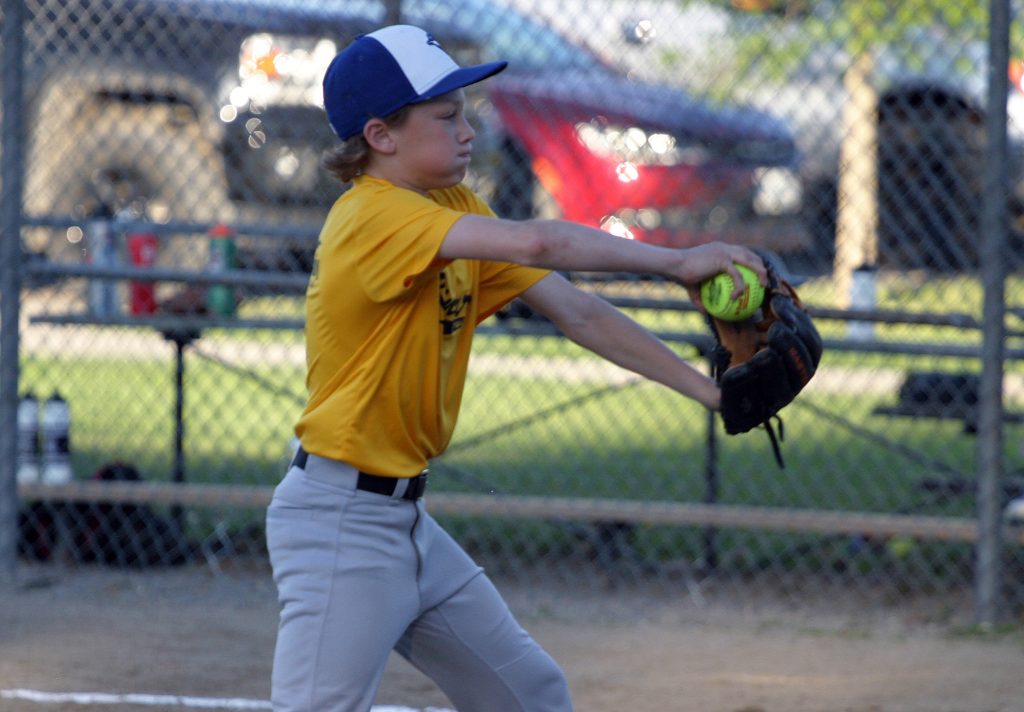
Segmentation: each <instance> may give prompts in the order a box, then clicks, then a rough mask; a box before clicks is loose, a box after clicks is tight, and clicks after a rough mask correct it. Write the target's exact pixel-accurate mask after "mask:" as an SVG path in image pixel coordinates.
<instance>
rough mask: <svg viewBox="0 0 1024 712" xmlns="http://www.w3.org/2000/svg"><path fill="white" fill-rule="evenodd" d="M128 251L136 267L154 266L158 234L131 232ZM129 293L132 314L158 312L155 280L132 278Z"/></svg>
mask: <svg viewBox="0 0 1024 712" xmlns="http://www.w3.org/2000/svg"><path fill="white" fill-rule="evenodd" d="M128 253H129V254H130V255H131V260H132V265H134V266H135V267H152V266H153V265H154V264H156V253H157V239H156V235H154V234H152V233H148V232H137V233H131V234H129V235H128ZM128 294H129V297H130V305H131V312H132V314H153V313H154V312H156V285H155V284H153V282H148V281H147V282H144V281H141V280H132V281H131V282H129V283H128Z"/></svg>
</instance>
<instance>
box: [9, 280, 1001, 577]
mask: <svg viewBox="0 0 1024 712" xmlns="http://www.w3.org/2000/svg"><path fill="white" fill-rule="evenodd" d="M1020 286H1021V285H1020V284H1018V283H1017V282H1013V283H1012V285H1011V287H1012V290H1020ZM829 289H830V285H829V284H828V283H826V282H823V281H815V282H811V283H808V285H806V286H805V287H804V288H802V293H803V294H804V295H805V298H806V300H807V301H808V302H809V303H811V304H815V303H822V302H825V301H826V297H827V296H828V290H829ZM676 292H677V293H676V294H675V296H679V294H678V292H679V290H676ZM1008 293H1011V290H1010V289H1008ZM1015 293H1019V291H1018V292H1015ZM879 297H880V298H879V306H881V307H885V308H893V309H902V310H906V311H924V312H927V311H937V310H938V309H937V305H951V306H950V307H949V309H950V310H953V311H958V312H965V313H971V314H974V315H976V316H978V315H980V304H981V290H980V288H979V287H978V286H977V283H976V282H973V281H971V280H968V279H961V280H941V281H940V280H934V281H930V282H920V283H915V282H914V281H913V280H912V279H911V278H907V279H904V280H902V281H899V280H888V281H885V282H883V283H882V284H881V288H880V294H879ZM246 309H247V310H248V311H247V313H246V316H251V317H255V316H281V317H288V318H292V317H294V316H296V315H301V303H300V302H299V301H297V300H285V301H284V302H283V303H282V302H280V301H272V300H268V301H266V302H260V301H258V300H254V301H253V302H252V303H250V304H247V306H246ZM635 316H637V318H639V319H640V320H641V321H643V322H644V323H645V324H646V325H647V326H649V327H650V328H652V329H655V330H657V331H668V332H672V331H691V332H703V331H704V329H705V326H704V324H703V322H702V320H701V319H700V317H698V316H696V315H694V314H687V313H675V312H671V311H644V312H635ZM821 327H822V331H823V333H824V335H825V336H826V337H834V338H840V337H841V336H842V333H843V329H844V326H843V325H842V324H840V323H836V322H827V321H824V322H822V323H821ZM878 333H879V336H880V337H881V338H885V339H891V340H906V341H921V342H932V343H977V342H978V340H979V339H980V334H979V332H977V331H963V330H955V329H948V328H938V327H910V326H893V327H879V329H878ZM207 337H208V338H209V339H219V338H229V339H232V340H252V341H260V340H266V339H267V338H268V334H267V333H266V332H253V333H251V334H250V333H247V332H242V331H231V332H229V333H226V334H216V333H213V332H211V333H209V334H207ZM269 338H272V339H274V340H275V341H278V342H280V341H283V342H287V343H293V344H301V342H302V336H301V333H300V332H280V333H278V332H274V333H273V334H271V335H270V336H269ZM203 343H204V342H200V346H202V344H203ZM476 352H477V354H479V355H499V356H506V357H509V358H510V359H513V360H514V359H515V358H517V357H545V358H558V359H566V360H568V361H569V362H570V363H571V362H572V361H573V360H578V361H581V362H582V361H583V360H587V359H592V358H593V357H592V356H591V355H589V354H587V353H586V352H585V351H583V350H582V349H580V348H579V347H577V346H575V345H573V344H571V343H569V342H567V341H566V340H565V339H563V338H561V337H558V336H549V337H534V338H523V337H513V336H508V335H495V336H480V337H478V339H477V344H476ZM679 352H680V353H681V354H682V355H683V356H685V357H687V358H690V359H694V358H695V354H694V351H693V349H692V348H691V347H688V346H685V345H680V346H679ZM823 365H824V366H845V367H850V366H856V367H862V368H866V369H870V368H885V369H895V370H932V369H935V370H937V369H942V370H949V371H964V370H976V369H977V368H978V364H977V363H976V362H975V361H974V360H969V359H968V360H964V359H950V358H925V357H918V356H909V355H891V354H890V355H881V354H855V353H840V352H829V353H827V354H826V356H825V361H824V363H823ZM1012 367H1013V368H1014V369H1015V370H1016V369H1019V365H1018V364H1014V365H1013V366H1012ZM22 369H23V370H22V377H21V383H22V389H23V390H24V389H32V390H34V391H35V392H36V394H37V395H39V396H42V397H45V396H47V395H49V393H51V392H53V391H54V390H55V389H56V390H59V391H60V392H61V394H62V395H63V396H64V397H65V398H67V399H68V401H69V403H70V404H71V408H72V414H73V423H74V424H73V431H72V438H73V463H74V467H75V472H76V476H77V477H79V478H86V477H88V476H89V475H90V474H91V473H92V472H93V471H95V470H96V469H97V468H98V467H99V466H100V465H102V464H104V463H107V462H110V461H113V460H122V461H128V462H132V463H134V464H136V466H137V467H138V468H139V469H140V471H141V472H142V473H143V475H144V476H145V477H146V478H147V479H151V480H157V481H163V480H169V479H170V478H171V476H172V470H173V452H172V447H173V437H174V414H173V404H174V388H173V378H174V370H173V369H174V364H173V360H172V358H171V357H170V352H169V351H168V352H167V353H166V354H165V355H163V356H162V357H155V358H153V359H113V358H104V359H88V358H78V357H75V355H74V354H69V355H68V356H67V357H61V358H36V357H25V358H24V359H23V363H22ZM246 369H247V370H248V373H249V374H251V376H250V375H247V370H246ZM246 369H235V368H226V367H225V366H223V365H219V364H217V363H213V362H211V361H208V360H205V359H203V358H199V357H198V356H196V355H195V354H194V353H189V355H188V356H187V371H186V383H185V419H184V422H185V426H186V432H185V443H184V444H185V454H186V474H187V478H188V479H189V480H190V481H193V482H215V483H238V484H264V485H270V484H274V483H276V482H277V480H278V479H279V478H280V476H281V474H282V473H283V470H284V465H285V463H286V461H287V457H288V446H289V441H290V439H291V437H292V428H293V426H294V423H295V420H296V419H297V417H298V415H299V413H300V411H301V396H302V395H303V394H304V386H303V378H304V374H303V373H302V371H301V368H297V367H290V366H289V367H286V366H273V365H270V364H267V365H262V366H258V367H255V368H253V367H248V366H247V367H246ZM268 384H270V386H271V387H268ZM287 394H291V395H287ZM895 397H896V394H895V393H881V394H874V393H851V394H844V395H841V396H837V395H823V394H805V396H804V397H803V398H802V399H801V401H799V402H798V403H796V404H794V405H793V406H792V407H790V408H788V409H787V410H786V411H785V413H784V417H785V432H786V440H785V442H784V443H783V445H782V448H783V454H784V456H785V459H786V468H785V470H780V469H779V468H777V466H776V465H775V463H774V460H773V457H772V453H771V448H770V445H769V441H768V438H767V436H766V435H765V434H764V433H763V432H760V431H755V432H752V433H748V434H745V435H741V436H736V437H726V436H725V435H723V434H722V432H721V429H720V426H719V425H716V427H717V428H718V431H717V435H718V437H717V445H718V455H717V460H716V465H717V477H716V479H715V480H714V486H715V488H716V490H717V492H716V494H715V498H716V500H717V501H719V502H723V503H727V504H737V505H756V506H771V507H801V508H823V509H844V510H845V509H849V510H866V511H877V512H901V511H907V512H920V513H930V514H948V515H956V516H970V515H971V513H972V511H973V502H972V501H971V499H970V498H969V497H963V498H959V499H956V500H953V501H951V502H937V501H933V500H930V499H929V498H928V497H927V496H926V494H925V493H923V492H922V491H921V489H920V487H919V485H920V482H921V480H922V479H923V478H925V477H931V476H934V475H936V474H937V473H936V470H935V468H934V466H933V465H932V464H931V463H930V462H929V461H930V460H936V461H941V462H943V463H946V464H948V465H949V466H951V467H953V468H954V469H957V470H959V471H961V472H964V473H967V474H969V473H971V472H972V471H973V459H974V453H975V447H976V441H975V438H973V437H971V436H968V435H965V434H964V433H963V432H962V428H961V425H960V423H958V422H955V421H948V422H947V421H932V420H911V419H899V418H888V417H882V416H878V415H875V414H873V412H872V411H873V410H874V408H876V407H877V406H879V405H883V404H884V405H892V404H893V402H894V400H895ZM805 404H807V405H813V406H815V407H816V408H819V409H823V410H824V411H825V412H826V413H828V414H831V415H832V416H834V417H832V418H829V419H826V420H824V421H823V420H822V419H821V416H820V414H819V413H818V412H816V411H815V410H811V409H810V408H807V407H803V406H804V405H805ZM707 427H708V420H707V414H706V413H705V412H704V411H703V410H701V409H700V408H699V407H697V406H696V405H694V404H693V403H691V402H689V401H687V400H685V399H683V398H681V397H680V396H678V395H675V394H673V393H671V392H669V391H667V390H666V389H664V388H660V387H657V386H654V385H652V384H649V383H637V384H627V385H623V386H618V387H609V386H608V385H607V384H604V383H585V382H584V383H574V382H571V381H569V380H567V379H565V378H564V376H560V375H558V374H556V373H545V372H543V371H530V372H528V373H524V374H519V375H514V374H513V373H512V372H502V373H500V374H498V375H487V376H484V375H478V374H474V375H473V376H471V377H470V380H469V383H468V386H467V389H466V395H465V399H464V405H463V410H462V415H461V418H460V423H459V427H458V429H457V431H456V434H455V437H454V439H453V442H452V444H451V447H450V448H449V451H448V453H447V454H446V455H445V456H444V457H443V458H441V459H440V460H439V461H438V462H437V463H435V467H434V469H435V471H436V475H435V476H434V478H433V480H432V488H435V491H462V492H487V491H500V492H512V493H518V494H530V495H551V496H568V497H606V498H626V499H641V500H643V499H650V500H657V501H663V500H669V501H696V502H699V501H705V500H706V499H707V498H708V497H709V491H710V490H709V488H710V486H711V481H710V480H709V479H708V475H707V454H706V449H707V435H708V434H707ZM858 429H865V430H866V431H868V434H869V436H868V437H865V434H864V433H863V432H859V431H858ZM1007 440H1008V441H1009V440H1012V439H1010V438H1008V439H1007ZM1006 447H1007V461H1008V462H1009V461H1012V460H1013V458H1014V457H1015V456H1016V450H1015V448H1016V443H1015V442H1007V445H1006ZM904 450H905V451H904ZM908 452H909V454H908ZM259 517H260V514H259V513H253V514H251V516H250V517H243V518H242V519H243V520H245V521H248V519H252V520H253V521H256V520H258V518H259ZM245 521H243V522H242V524H240V525H239V526H244V525H245ZM249 523H250V524H251V522H249ZM448 524H449V525H450V526H451V528H452V530H453V532H454V533H456V534H459V533H462V534H464V535H465V536H466V537H467V538H468V539H469V540H472V541H474V542H475V544H474V545H476V546H491V545H495V542H502V544H501V545H502V546H505V547H509V548H511V549H516V550H521V551H523V552H526V553H530V552H532V553H533V554H536V553H538V551H537V550H538V547H539V548H541V549H544V548H545V547H546V548H557V547H558V546H561V545H567V544H568V543H570V542H571V541H572V539H573V536H574V535H573V534H572V532H571V531H567V530H566V529H565V528H564V527H561V526H560V525H557V524H545V523H538V522H533V523H524V522H514V521H506V522H501V521H495V522H487V523H485V524H482V523H480V522H474V521H473V520H470V519H466V518H459V517H452V518H449V522H448ZM703 536H704V532H702V531H700V530H696V529H694V528H688V529H672V528H665V527H662V528H647V527H641V528H639V530H638V531H637V533H636V535H635V541H636V542H637V546H638V547H639V548H640V549H641V550H642V551H644V552H645V553H647V554H649V555H650V556H652V557H658V558H660V557H668V556H673V555H678V554H679V552H691V553H692V554H693V555H694V556H696V555H697V554H699V552H700V551H701V550H702V547H703V546H704V539H703ZM817 540H820V538H818V539H814V538H807V537H798V536H794V535H769V534H763V533H756V532H720V533H719V536H718V539H717V541H718V543H719V545H720V546H721V548H722V550H723V551H727V552H732V556H733V559H732V560H733V561H734V563H736V562H745V565H751V566H755V565H758V564H757V562H758V561H761V560H763V559H764V560H772V561H784V560H785V557H786V552H791V551H795V550H796V551H802V552H803V554H802V556H803V559H801V560H802V561H803V562H804V563H803V564H799V563H798V562H797V561H796V559H794V562H793V563H792V564H791V565H793V566H799V565H807V563H806V562H807V561H808V560H809V559H808V558H807V557H809V556H812V555H811V554H808V553H807V550H806V548H803V549H802V548H801V547H804V546H805V545H806V544H807V542H810V541H817ZM947 548H948V545H947ZM953 548H954V549H956V551H957V552H959V551H960V548H962V547H960V548H957V547H953ZM737 552H742V553H737ZM942 555H943V556H945V555H946V554H945V553H943V554H942ZM960 555H961V554H959V553H958V554H956V555H955V556H960ZM813 556H817V557H818V559H819V560H820V562H821V563H820V565H821V566H825V565H827V563H826V562H827V561H828V560H830V557H833V553H832V552H830V551H824V552H823V551H820V550H818V551H817V552H816V553H814V554H813ZM813 556H812V558H813ZM936 556H938V554H936ZM955 556H954V558H955ZM738 565H739V564H738Z"/></svg>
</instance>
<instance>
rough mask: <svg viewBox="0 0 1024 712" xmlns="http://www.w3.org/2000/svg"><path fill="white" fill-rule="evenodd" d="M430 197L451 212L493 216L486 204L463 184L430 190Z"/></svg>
mask: <svg viewBox="0 0 1024 712" xmlns="http://www.w3.org/2000/svg"><path fill="white" fill-rule="evenodd" d="M430 197H431V198H433V199H434V202H436V203H438V204H440V205H444V206H445V207H447V208H452V209H453V210H460V211H462V212H465V213H476V214H477V215H493V214H494V213H493V212H492V211H491V208H490V206H489V205H487V202H486V201H485V200H484V199H483V198H481V197H480V196H479V195H477V193H476V192H474V191H473V190H472V189H471V188H470V187H469V186H467V185H466V184H464V183H459V184H458V185H453V186H452V187H450V188H442V189H440V190H432V191H430Z"/></svg>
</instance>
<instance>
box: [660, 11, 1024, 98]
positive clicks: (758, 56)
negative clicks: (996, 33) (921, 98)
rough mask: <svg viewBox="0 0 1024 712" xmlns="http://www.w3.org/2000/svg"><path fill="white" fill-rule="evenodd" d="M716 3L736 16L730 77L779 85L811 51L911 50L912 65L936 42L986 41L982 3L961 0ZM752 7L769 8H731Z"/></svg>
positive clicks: (1021, 39)
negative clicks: (897, 46)
mask: <svg viewBox="0 0 1024 712" xmlns="http://www.w3.org/2000/svg"><path fill="white" fill-rule="evenodd" d="M680 2H681V4H682V5H683V6H684V7H685V6H687V5H694V4H701V0H680ZM715 4H718V5H724V6H726V7H727V8H729V9H730V10H733V11H734V12H732V13H731V14H730V24H731V34H732V40H733V42H734V43H735V50H734V51H735V55H734V63H735V67H734V69H735V72H734V74H735V76H739V77H753V76H755V75H756V76H757V77H762V78H766V79H769V80H781V79H783V78H785V77H787V76H788V75H789V74H791V73H792V72H793V71H794V70H796V69H797V68H798V67H799V66H801V64H802V63H803V62H804V61H805V60H806V59H807V58H808V56H809V55H811V54H812V52H814V51H820V50H824V51H828V48H834V52H843V53H844V54H845V55H846V56H847V57H857V56H860V55H862V54H864V53H866V52H873V51H875V50H876V49H877V48H879V47H883V46H896V45H901V46H903V47H905V48H907V49H909V50H911V56H909V57H908V58H907V59H908V61H909V62H910V63H911V64H913V63H914V61H915V59H916V60H917V61H918V62H920V61H922V60H923V54H926V53H928V52H931V51H933V50H934V49H935V48H937V47H939V46H940V45H941V44H949V45H951V46H953V47H956V46H959V45H962V44H963V43H964V42H967V41H971V40H980V39H984V38H985V37H986V36H987V32H988V7H987V3H980V2H967V3H965V2H962V1H961V0H904V1H903V2H891V0H847V1H845V2H844V1H841V0H833V1H832V2H821V3H810V4H804V3H801V2H791V1H790V2H784V1H782V0H780V1H779V2H760V3H744V2H737V1H736V0H721V1H720V2H718V3H715ZM751 5H753V6H760V7H764V8H766V9H768V10H771V11H768V12H749V11H743V10H738V9H737V7H740V8H742V7H745V6H751ZM911 38H917V41H918V42H919V43H920V44H922V45H923V46H921V47H910V46H909V45H912V44H916V43H918V42H910V43H908V40H909V39H911ZM1013 38H1014V43H1013V45H1012V46H1013V47H1016V48H1018V50H1019V49H1020V48H1022V47H1024V32H1022V30H1021V28H1020V27H1019V23H1015V24H1014V26H1013ZM915 53H916V55H917V56H916V57H915V56H913V55H914V54H915ZM1019 53H1020V52H1019V51H1018V54H1019Z"/></svg>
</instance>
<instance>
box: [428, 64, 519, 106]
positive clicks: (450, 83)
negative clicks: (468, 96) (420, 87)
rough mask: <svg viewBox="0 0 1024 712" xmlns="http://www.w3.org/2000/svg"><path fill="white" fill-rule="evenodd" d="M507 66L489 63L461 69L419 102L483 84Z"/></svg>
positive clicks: (437, 85) (429, 90)
mask: <svg viewBox="0 0 1024 712" xmlns="http://www.w3.org/2000/svg"><path fill="white" fill-rule="evenodd" d="M507 66H508V62H489V63H487V64H478V65H476V66H475V67H460V68H459V69H456V70H455V71H454V72H452V73H451V74H449V75H448V76H446V77H445V78H444V79H442V80H441V81H439V82H438V83H437V84H435V85H434V86H432V87H431V88H430V89H428V90H427V91H425V92H424V93H423V94H421V95H420V99H419V100H420V101H427V100H428V99H435V98H437V97H439V96H442V95H444V94H447V93H448V92H452V91H455V90H456V89H462V88H463V87H468V86H469V85H470V84H476V83H477V82H482V81H483V80H484V79H487V78H488V77H493V76H494V75H495V74H497V73H498V72H500V71H502V70H503V69H504V68H505V67H507Z"/></svg>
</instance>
